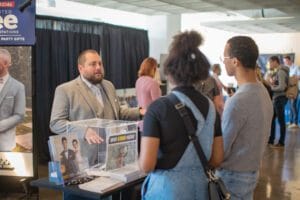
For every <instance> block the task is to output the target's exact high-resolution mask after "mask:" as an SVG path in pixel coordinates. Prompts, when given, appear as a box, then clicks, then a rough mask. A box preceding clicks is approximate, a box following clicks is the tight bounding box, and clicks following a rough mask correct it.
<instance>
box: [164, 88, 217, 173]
mask: <svg viewBox="0 0 300 200" xmlns="http://www.w3.org/2000/svg"><path fill="white" fill-rule="evenodd" d="M167 98H168V99H169V100H170V101H171V102H172V104H173V105H174V106H175V108H176V110H177V111H178V112H179V114H180V116H181V117H182V119H183V122H184V125H185V128H186V129H187V132H188V137H189V140H190V141H191V142H192V143H193V145H194V147H195V149H196V152H197V155H198V157H199V160H200V162H201V164H202V167H203V169H204V171H205V174H206V176H207V177H208V179H211V178H212V177H211V168H210V166H209V164H208V161H207V159H206V157H205V154H204V152H203V149H202V147H201V145H200V143H199V140H198V137H197V135H196V129H195V127H194V126H193V124H192V121H191V118H190V116H189V113H188V111H187V109H186V107H185V105H184V104H183V103H182V102H180V101H179V99H178V98H177V97H176V96H175V95H174V94H172V93H171V94H169V95H168V96H167Z"/></svg>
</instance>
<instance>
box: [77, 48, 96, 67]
mask: <svg viewBox="0 0 300 200" xmlns="http://www.w3.org/2000/svg"><path fill="white" fill-rule="evenodd" d="M87 53H95V54H99V53H98V52H97V51H96V50H94V49H86V50H84V51H82V52H81V53H80V54H79V56H78V59H77V64H80V65H82V64H83V63H84V62H85V55H86V54H87Z"/></svg>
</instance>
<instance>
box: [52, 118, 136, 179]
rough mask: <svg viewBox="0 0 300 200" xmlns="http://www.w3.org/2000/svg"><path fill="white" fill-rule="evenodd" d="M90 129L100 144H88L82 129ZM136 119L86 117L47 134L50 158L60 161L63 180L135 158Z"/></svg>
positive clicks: (111, 167) (118, 165) (131, 161)
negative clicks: (63, 130)
mask: <svg viewBox="0 0 300 200" xmlns="http://www.w3.org/2000/svg"><path fill="white" fill-rule="evenodd" d="M87 130H89V131H94V132H96V133H97V134H98V135H99V136H100V137H101V138H102V139H103V142H102V143H101V144H88V143H87V141H86V140H84V139H83V135H84V134H85V132H86V131H87ZM137 130H138V129H137V122H134V121H123V120H107V119H96V118H95V119H89V120H80V121H74V122H70V123H68V125H67V132H66V133H64V134H60V135H55V136H50V138H49V151H50V154H51V159H52V161H59V162H60V170H61V172H62V175H63V178H64V180H69V179H71V178H74V177H78V176H82V175H84V174H86V172H87V170H90V169H93V170H96V171H109V170H114V169H118V168H122V167H124V166H127V165H131V164H133V163H135V162H136V161H137V158H138V153H137Z"/></svg>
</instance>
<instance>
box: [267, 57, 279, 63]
mask: <svg viewBox="0 0 300 200" xmlns="http://www.w3.org/2000/svg"><path fill="white" fill-rule="evenodd" d="M269 61H275V62H277V63H278V64H280V60H279V58H278V56H271V57H270V58H269Z"/></svg>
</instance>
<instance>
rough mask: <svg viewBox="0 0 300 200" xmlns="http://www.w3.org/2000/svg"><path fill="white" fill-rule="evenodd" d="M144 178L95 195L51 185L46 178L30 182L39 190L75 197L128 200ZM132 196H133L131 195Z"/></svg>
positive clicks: (74, 188) (73, 188) (70, 187)
mask: <svg viewBox="0 0 300 200" xmlns="http://www.w3.org/2000/svg"><path fill="white" fill-rule="evenodd" d="M144 179H145V178H144V177H143V178H139V179H137V180H135V181H132V182H129V183H126V184H125V185H122V186H120V187H117V188H114V189H112V190H110V191H108V192H105V193H102V194H100V193H95V192H90V191H87V190H82V189H80V188H79V187H78V186H77V185H70V186H64V185H56V184H55V183H51V182H49V180H48V177H46V178H40V179H37V180H33V181H31V182H30V185H31V186H34V187H39V188H46V189H50V190H60V191H62V192H69V193H72V194H74V195H78V196H81V197H82V198H98V199H101V198H105V197H108V196H111V195H112V199H113V200H120V199H128V191H130V190H133V189H134V187H135V186H140V185H141V184H142V182H143V181H144ZM130 196H132V195H130Z"/></svg>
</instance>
